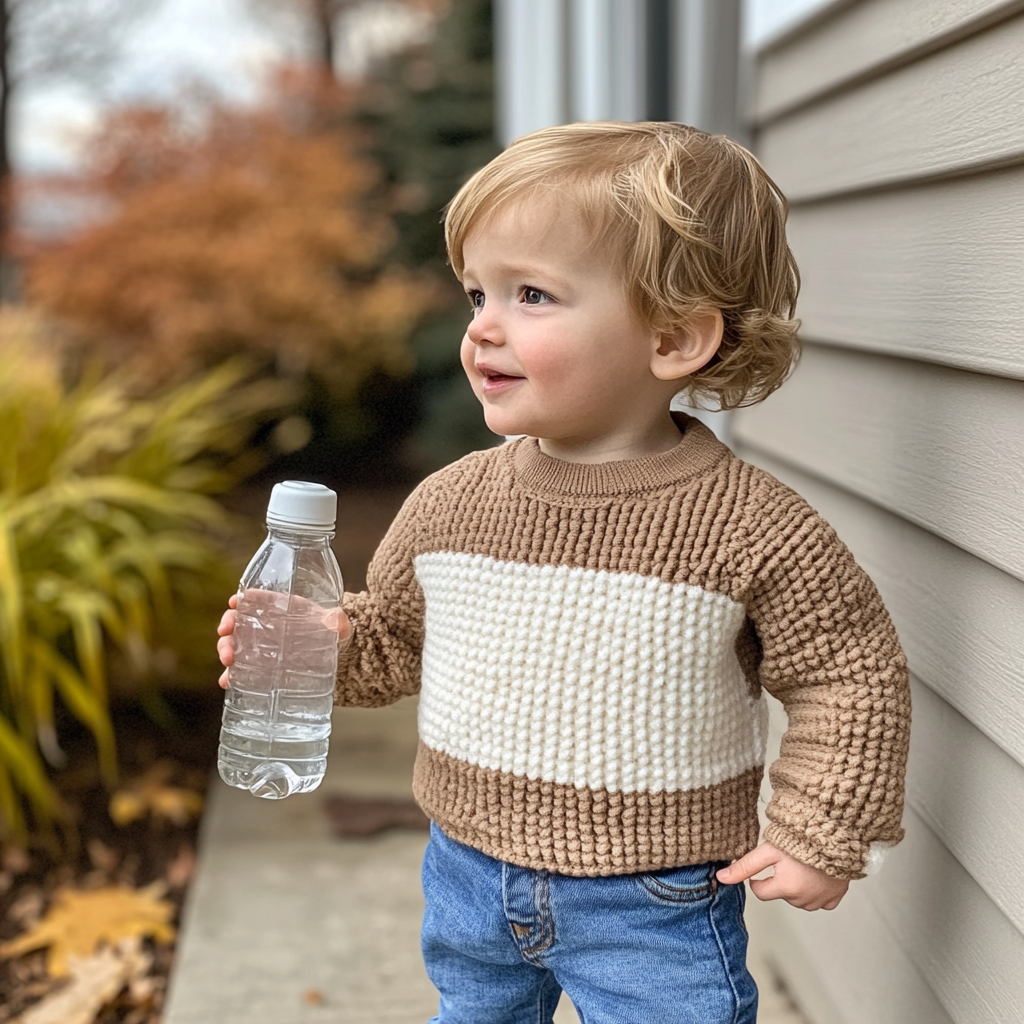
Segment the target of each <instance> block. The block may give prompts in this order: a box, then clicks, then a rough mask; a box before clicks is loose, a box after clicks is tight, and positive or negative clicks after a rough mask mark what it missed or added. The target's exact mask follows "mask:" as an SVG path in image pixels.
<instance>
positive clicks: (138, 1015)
mask: <svg viewBox="0 0 1024 1024" xmlns="http://www.w3.org/2000/svg"><path fill="white" fill-rule="evenodd" d="M168 702H169V705H170V707H171V709H172V711H173V714H174V718H175V724H174V726H173V727H172V728H170V729H167V728H162V727H161V726H158V725H157V724H155V723H154V722H153V721H152V720H150V719H149V718H148V717H147V716H146V715H145V714H144V713H143V712H142V711H141V710H140V709H138V708H137V707H134V706H131V705H128V704H122V705H120V706H118V705H115V706H114V707H113V708H112V712H113V717H114V724H115V729H116V735H117V736H118V738H119V757H120V762H121V768H122V778H123V779H124V780H125V781H130V780H131V779H133V778H137V777H139V776H142V775H144V774H145V773H146V772H147V771H149V770H152V769H153V766H154V765H156V764H157V763H158V762H166V763H167V764H166V774H167V782H168V784H170V785H173V786H175V787H181V788H184V789H188V790H193V791H195V792H198V793H204V792H205V790H206V786H207V782H208V780H209V778H210V773H211V771H212V770H213V769H214V766H215V763H216V757H217V736H218V733H219V729H220V715H221V703H222V701H221V695H220V691H219V690H217V689H216V687H213V688H212V689H211V692H210V693H208V694H206V693H204V694H187V695H182V694H178V695H172V696H171V697H169V698H168ZM65 750H66V752H67V753H68V754H69V755H70V756H69V762H68V763H69V764H70V765H72V766H73V767H72V768H70V769H69V770H67V771H65V772H63V773H60V774H58V775H57V776H56V777H55V780H54V781H55V784H56V786H57V789H58V792H59V793H60V796H61V798H62V800H63V801H64V803H65V804H66V805H67V808H68V811H69V814H70V816H71V818H72V820H73V821H74V822H75V824H76V826H77V832H78V842H77V846H73V845H71V843H70V841H68V840H65V848H64V850H63V851H62V852H61V853H59V854H57V853H55V852H51V851H47V850H45V849H42V848H36V849H30V850H29V851H27V853H26V852H22V851H20V850H10V849H9V850H7V851H6V852H5V855H4V857H3V860H2V863H0V941H6V940H8V939H11V938H14V937H15V936H16V935H19V934H21V933H22V932H24V931H25V930H26V929H27V928H29V927H31V925H32V924H34V923H35V921H37V920H38V919H39V918H40V917H41V916H42V914H43V913H44V912H45V910H46V908H47V907H48V906H49V905H50V903H51V901H52V899H53V896H54V894H55V893H56V892H57V891H58V890H59V889H61V888H66V887H72V888H76V889H97V888H100V887H102V886H108V885H124V886H129V887H132V888H138V887H140V886H144V885H148V884H150V883H153V882H163V884H164V886H165V887H166V892H165V894H164V898H165V899H168V900H170V901H172V902H173V903H174V904H175V906H176V916H180V910H181V905H182V902H183V900H184V897H185V893H186V891H187V887H188V882H189V880H190V879H191V877H192V872H193V869H194V866H195V850H196V839H197V834H198V825H199V823H198V821H197V820H196V819H195V818H194V817H191V818H189V820H187V821H184V822H181V823H175V822H172V821H169V820H167V819H166V818H164V817H156V816H153V815H147V816H145V817H144V818H142V819H140V820H137V821H134V822H131V823H130V824H127V825H125V826H123V827H118V826H117V825H116V824H115V823H114V822H113V820H112V819H111V817H110V813H109V803H110V793H109V792H108V790H107V789H106V787H104V786H103V785H102V784H101V782H100V779H99V773H98V770H97V766H96V762H95V758H94V756H93V755H92V751H91V745H90V743H89V741H88V738H87V737H86V736H84V735H80V736H76V737H75V738H74V739H73V740H72V741H70V742H66V743H65ZM176 923H177V922H176ZM146 945H147V946H148V950H149V952H150V953H151V955H152V957H153V966H152V968H151V969H150V972H149V973H150V975H151V978H152V984H151V985H149V986H147V989H148V990H149V991H148V992H147V995H146V997H145V998H144V999H142V1000H141V1002H137V1001H135V1000H134V999H133V997H132V996H131V995H130V994H129V993H128V992H127V991H126V992H125V993H123V994H122V996H121V997H119V999H118V1000H117V1001H116V1002H115V1003H114V1004H112V1005H111V1006H109V1007H108V1008H107V1009H105V1010H104V1011H103V1012H102V1013H101V1014H100V1016H98V1017H96V1018H95V1019H96V1021H97V1022H98V1024H115V1022H119V1024H157V1022H158V1021H159V1019H160V1008H161V1004H162V1002H163V995H164V990H165V988H166V981H167V975H168V971H169V970H170V966H171V962H172V960H173V956H174V951H173V948H172V947H170V946H167V945H159V944H154V943H152V942H149V941H148V940H147V943H146ZM58 985H59V982H54V981H53V980H52V979H50V978H49V977H48V976H47V972H46V954H45V952H44V951H38V952H34V953H28V954H26V955H24V956H21V957H17V958H14V959H3V960H0V1021H8V1020H11V1019H13V1018H16V1017H17V1016H19V1015H20V1014H21V1013H22V1012H23V1011H24V1010H26V1009H27V1008H28V1007H29V1006H31V1005H32V1004H33V1003H36V1002H37V1001H38V1000H40V999H41V998H42V997H44V996H45V995H47V994H49V993H50V992H51V991H53V990H54V989H55V988H56V987H57V986H58Z"/></svg>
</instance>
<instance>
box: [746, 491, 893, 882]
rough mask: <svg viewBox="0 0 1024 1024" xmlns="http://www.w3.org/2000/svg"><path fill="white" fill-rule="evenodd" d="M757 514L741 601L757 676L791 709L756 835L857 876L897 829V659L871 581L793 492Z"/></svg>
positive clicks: (833, 871)
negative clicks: (751, 565) (758, 528)
mask: <svg viewBox="0 0 1024 1024" xmlns="http://www.w3.org/2000/svg"><path fill="white" fill-rule="evenodd" d="M773 490H774V488H773ZM758 515H759V518H761V520H762V522H765V521H767V522H768V524H769V527H768V530H767V531H766V532H765V533H764V534H763V535H762V539H763V541H764V546H763V551H764V555H765V557H764V558H763V561H762V562H761V564H760V565H759V566H758V567H757V571H756V573H755V576H754V580H753V585H752V589H751V595H750V601H749V605H748V612H749V615H750V618H751V620H752V621H753V623H754V626H755V628H756V630H757V634H758V639H759V641H760V645H761V658H760V667H759V677H760V681H761V683H762V685H763V686H764V687H765V689H766V690H768V692H769V693H771V694H772V695H773V696H775V697H777V698H779V700H781V701H782V703H783V705H784V706H785V709H786V712H787V714H788V716H789V727H788V728H787V730H786V732H785V735H784V736H783V739H782V749H781V755H780V757H779V759H778V760H777V761H776V762H775V763H774V764H773V765H772V766H771V768H770V770H769V778H770V780H771V783H772V786H773V789H774V795H773V797H772V799H771V801H770V802H769V804H768V808H767V816H768V819H769V822H770V824H769V826H768V828H767V829H766V831H765V836H764V838H765V840H766V841H767V842H770V843H772V844H773V845H774V846H777V847H778V848H779V849H781V850H783V851H784V852H786V853H788V854H789V855H790V856H792V857H794V858H796V859H797V860H799V861H802V862H803V863H806V864H810V865H812V866H813V867H816V868H819V869H820V870H822V871H825V872H826V873H827V874H830V875H833V876H835V877H838V878H860V877H862V876H863V875H864V874H866V873H870V872H871V871H872V870H873V869H874V868H875V867H876V866H877V865H878V864H879V863H880V862H881V857H882V856H883V854H884V851H885V850H886V849H888V848H889V847H890V846H893V845H895V844H896V843H898V842H899V841H900V840H901V839H902V838H903V829H902V828H901V827H900V820H901V818H902V815H903V795H904V774H905V771H906V760H907V748H908V741H909V731H910V690H909V681H908V675H907V664H906V658H905V657H904V654H903V651H902V649H901V647H900V643H899V640H898V639H897V637H896V631H895V629H894V628H893V625H892V622H891V620H890V619H889V615H888V613H887V612H886V610H885V607H884V605H883V604H882V599H881V597H880V596H879V594H878V591H877V590H876V588H875V586H874V584H873V583H872V582H871V580H870V578H869V577H868V575H867V574H866V573H865V572H864V570H863V569H861V568H860V566H859V565H857V563H856V562H855V561H854V559H853V556H852V555H851V554H850V551H849V550H848V549H847V548H846V546H845V545H844V544H843V543H842V542H841V541H840V540H839V538H838V537H837V536H836V534H835V532H834V531H833V530H832V528H831V527H830V526H829V525H828V524H827V523H826V522H825V521H824V520H823V519H821V517H820V516H818V515H817V513H815V512H814V510H813V509H811V508H810V506H808V505H807V504H806V502H804V501H803V499H801V498H799V497H798V496H797V495H795V494H793V493H792V492H790V491H788V489H786V490H785V493H783V494H781V495H780V493H779V491H777V490H776V491H775V494H773V495H772V496H771V498H770V499H768V500H765V501H763V502H762V503H761V504H760V509H759V513H758Z"/></svg>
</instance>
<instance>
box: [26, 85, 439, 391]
mask: <svg viewBox="0 0 1024 1024" xmlns="http://www.w3.org/2000/svg"><path fill="white" fill-rule="evenodd" d="M347 102H348V100H347V97H346V95H345V93H344V91H343V90H342V89H341V88H340V87H338V86H337V85H335V84H333V83H327V82H324V81H323V80H322V79H319V80H310V79H308V78H302V77H299V76H292V77H290V78H284V79H283V80H282V81H281V82H279V88H278V89H277V90H276V92H275V98H274V99H273V100H272V101H268V102H267V103H265V104H264V105H262V106H261V107H259V108H257V109H243V110H239V109H237V108H230V107H225V106H221V105H217V104H214V103H206V104H205V105H204V106H205V109H203V110H202V113H201V115H198V116H197V115H196V113H195V111H194V110H193V112H192V113H191V115H190V116H189V117H188V118H185V117H183V116H181V115H180V114H179V113H178V112H176V111H171V110H167V109H159V108H135V109H129V110H122V111H119V112H117V113H115V114H113V115H112V116H111V117H110V118H109V119H108V121H107V122H106V124H105V125H104V126H103V127H102V129H101V130H100V131H99V132H98V133H97V136H96V139H95V141H94V143H93V145H92V149H91V152H90V155H89V163H88V167H89V170H88V173H87V174H86V175H85V176H84V178H83V179H82V180H81V181H80V182H78V183H77V184H76V186H75V187H76V189H77V190H78V193H79V194H84V195H85V196H87V197H89V198H90V199H91V201H93V202H94V203H95V204H96V206H97V208H98V209H100V210H102V211H105V214H106V215H105V216H102V217H101V218H100V219H99V220H98V221H96V222H94V223H92V224H91V225H89V226H88V227H86V228H84V229H83V230H81V231H79V232H77V233H76V234H75V235H73V236H72V237H70V238H69V239H67V240H65V241H63V242H61V243H60V244H57V245H54V246H51V247H49V248H46V249H42V250H40V251H37V252H35V253H34V254H33V255H32V256H31V258H30V259H29V260H28V261H27V274H26V283H27V288H26V290H27V294H28V297H29V299H30V301H32V302H33V303H35V304H37V305H38V306H40V307H42V308H43V309H44V310H46V311H48V312H49V313H51V314H52V315H54V316H56V317H57V318H58V319H59V320H61V321H62V322H64V323H65V324H66V325H67V326H69V327H70V328H71V329H72V331H73V332H74V334H75V336H76V337H77V338H78V339H79V341H80V344H81V345H82V346H83V347H84V348H85V349H86V350H87V351H91V352H95V353H98V354H100V355H101V356H102V357H103V358H104V359H105V361H107V362H108V363H123V362H130V363H134V364H136V365H139V366H141V367H143V368H144V369H146V370H147V371H148V372H149V374H150V375H151V377H152V379H153V380H154V381H159V380H163V379H165V378H166V377H168V376H172V377H180V376H182V375H185V374H188V373H190V372H192V371H194V370H195V369H197V368H200V367H202V366H209V365H211V364H213V363H215V362H217V361H219V360H220V359H221V358H223V357H225V356H228V355H232V354H237V353H239V352H242V353H246V354H249V355H250V356H253V357H255V358H257V359H259V360H262V361H264V362H265V363H266V364H267V365H268V366H271V365H272V366H273V367H275V368H276V370H277V371H278V372H281V373H284V374H285V375H287V376H302V375H305V374H307V373H315V374H317V375H319V376H320V377H321V378H326V379H327V380H329V381H330V382H331V385H332V390H333V391H334V393H335V394H336V395H338V396H339V397H344V396H345V395H351V394H353V393H354V391H355V390H356V388H357V387H358V385H359V384H360V383H361V382H362V381H364V380H365V379H366V378H367V377H368V376H369V375H371V374H372V373H374V372H375V371H383V372H385V373H389V374H399V375H400V374H402V373H403V372H405V371H407V370H408V369H409V367H410V359H411V357H410V352H409V346H408V339H409V336H410V334H411V332H412V330H413V329H414V327H415V325H416V323H417V320H418V318H419V317H420V316H421V315H422V313H423V311H424V310H425V309H426V308H427V307H428V306H429V303H430V287H429V285H428V284H427V282H426V280H425V279H424V278H421V277H417V276H416V275H414V274H411V273H410V272H408V271H406V270H403V269H401V268H399V267H397V266H393V265H389V264H388V263H387V260H386V257H387V252H388V249H389V247H390V246H391V244H392V241H393V227H392V224H391V220H390V218H389V216H388V213H387V209H386V198H387V197H386V194H385V193H384V191H383V189H382V188H381V187H380V184H379V181H378V176H377V172H376V169H375V167H374V166H373V165H372V164H371V163H370V162H368V161H367V160H366V159H365V158H363V157H362V156H361V155H360V154H359V151H358V147H359V139H358V136H357V135H356V134H355V133H354V130H353V129H352V128H351V126H349V125H348V124H347V122H346V119H345V106H346V104H347ZM197 105H198V104H197ZM199 106H203V105H199Z"/></svg>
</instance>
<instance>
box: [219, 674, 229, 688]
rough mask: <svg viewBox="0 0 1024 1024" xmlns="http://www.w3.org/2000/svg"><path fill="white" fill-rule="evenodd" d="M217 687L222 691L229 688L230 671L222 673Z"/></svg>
mask: <svg viewBox="0 0 1024 1024" xmlns="http://www.w3.org/2000/svg"><path fill="white" fill-rule="evenodd" d="M217 685H218V686H219V687H220V688H221V689H222V690H226V689H227V688H228V670H227V669H224V671H223V672H221V674H220V678H219V679H218V680H217Z"/></svg>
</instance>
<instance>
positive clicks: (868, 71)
mask: <svg viewBox="0 0 1024 1024" xmlns="http://www.w3.org/2000/svg"><path fill="white" fill-rule="evenodd" d="M1022 9H1024V3H1021V2H1020V0H1012V2H1007V0H944V2H942V3H936V0H866V2H864V3H853V4H850V3H848V4H846V5H845V6H843V7H842V8H841V9H838V10H836V11H835V12H834V13H832V14H831V16H828V15H827V16H826V17H825V18H824V19H821V20H819V19H813V20H812V22H811V24H810V25H808V26H807V27H806V28H802V29H801V30H799V31H797V32H795V33H787V35H786V37H785V39H783V40H780V41H779V43H777V44H775V45H772V46H770V47H769V48H768V50H767V51H766V52H763V53H762V55H761V59H760V60H759V61H758V73H757V87H756V93H755V94H756V107H755V108H754V111H753V115H754V119H755V121H757V122H759V123H761V124H763V123H764V122H766V121H769V120H771V119H773V118H777V117H778V116H779V115H780V114H783V113H785V112H786V111H790V110H792V109H793V108H795V107H798V106H803V105H806V104H808V103H811V102H813V101H814V100H816V99H819V98H820V97H821V96H823V95H827V94H829V93H832V92H835V91H837V90H838V89H839V88H840V87H843V86H845V87H847V88H850V87H851V86H852V85H853V84H855V83H856V82H858V81H862V80H864V79H866V78H867V77H869V76H878V75H880V74H881V73H883V72H885V71H889V70H892V69H893V68H895V67H899V66H900V65H902V64H907V63H910V62H911V61H912V60H915V59H918V60H919V59H920V58H921V57H923V56H925V55H926V54H927V53H929V52H932V51H934V50H937V49H940V48H941V47H943V46H948V45H950V44H951V43H952V42H954V41H955V40H957V39H959V38H962V37H963V36H964V35H970V34H974V33H976V32H978V31H979V30H980V29H981V28H983V27H985V26H988V25H990V24H993V23H994V22H996V21H1000V20H1002V19H1004V18H1007V17H1009V16H1011V15H1012V14H1014V13H1016V12H1018V11H1020V10H1022Z"/></svg>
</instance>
